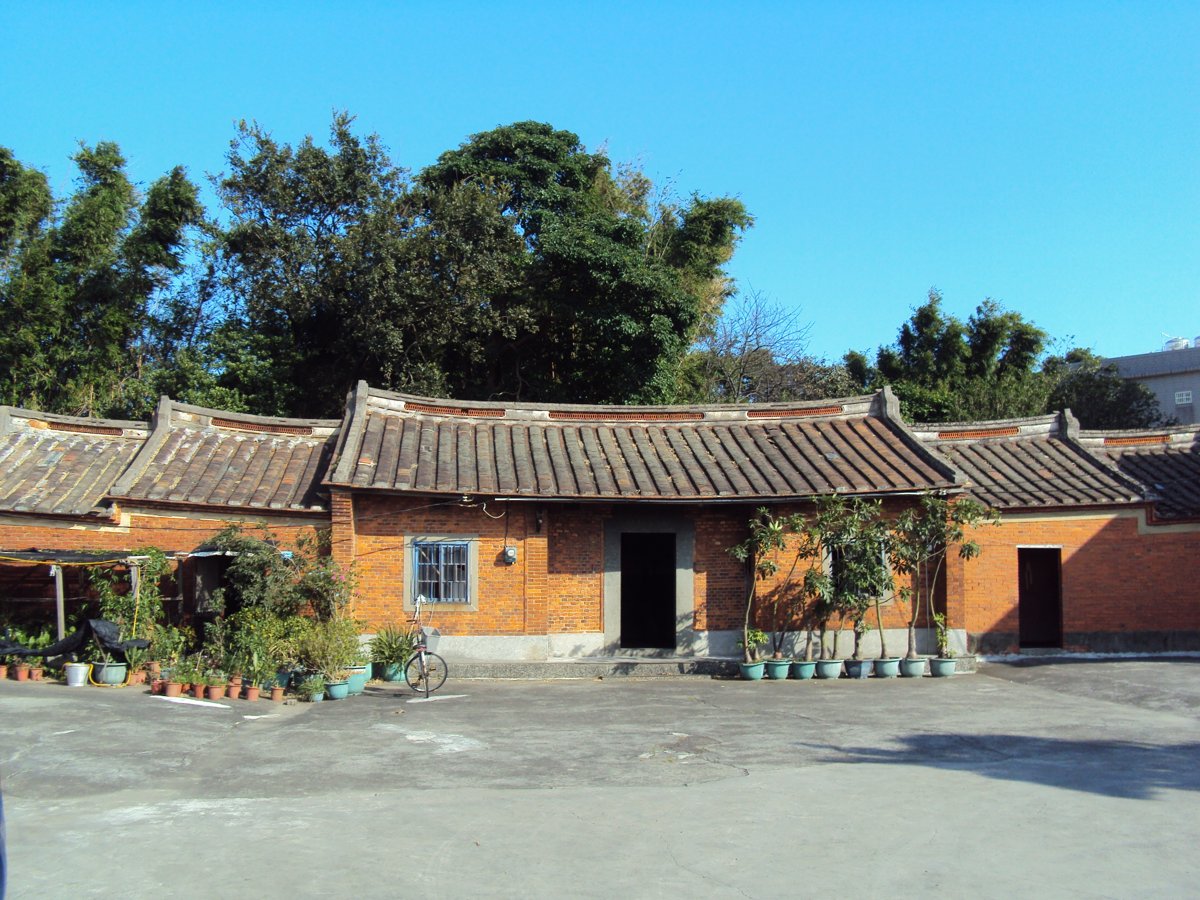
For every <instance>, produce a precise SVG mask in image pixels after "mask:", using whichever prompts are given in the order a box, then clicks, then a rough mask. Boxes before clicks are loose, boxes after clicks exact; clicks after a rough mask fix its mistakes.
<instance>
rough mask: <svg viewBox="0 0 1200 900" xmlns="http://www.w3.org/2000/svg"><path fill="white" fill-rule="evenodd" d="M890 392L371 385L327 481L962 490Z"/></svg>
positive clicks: (494, 491) (509, 488)
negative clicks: (525, 395) (492, 393)
mask: <svg viewBox="0 0 1200 900" xmlns="http://www.w3.org/2000/svg"><path fill="white" fill-rule="evenodd" d="M884 406H885V403H884V402H883V400H882V399H881V397H880V396H867V397H851V398H846V399H842V400H822V401H820V402H819V403H790V404H758V405H754V406H686V407H683V406H675V407H670V406H662V407H629V406H567V405H550V406H546V405H534V404H518V403H511V404H503V403H484V402H479V403H476V402H466V401H457V400H434V399H428V398H422V397H409V396H406V395H403V394H393V393H389V392H384V391H379V390H373V389H371V388H369V387H368V386H367V385H366V384H365V383H360V384H359V387H358V389H357V390H356V391H355V392H354V396H353V397H352V400H351V404H350V406H349V407H348V409H347V419H346V423H345V424H344V426H343V442H344V446H342V447H340V449H339V454H338V459H337V461H336V463H335V466H334V468H333V469H332V470H331V474H330V476H329V479H328V483H330V484H332V485H338V486H343V487H349V488H359V489H364V490H380V491H404V492H410V491H411V492H418V493H429V494H450V495H475V494H484V495H488V496H513V497H547V498H551V497H553V498H576V499H608V500H635V499H636V500H675V501H688V500H691V501H695V500H705V499H715V498H739V499H740V498H746V499H750V500H754V499H771V498H779V497H807V496H812V495H815V494H828V493H841V492H844V493H849V494H875V493H894V492H904V491H914V490H922V489H925V488H940V489H946V488H952V487H953V486H954V485H955V478H954V473H953V472H952V471H951V470H950V469H949V467H948V466H946V465H945V463H944V462H943V461H942V460H940V459H938V458H937V457H936V456H934V455H932V454H929V453H927V452H925V451H924V450H923V448H922V447H921V446H920V445H919V444H918V443H917V441H916V440H915V439H913V438H912V437H911V436H909V435H908V434H907V432H905V430H904V428H903V426H902V425H900V424H899V423H898V422H897V421H895V420H894V419H893V418H892V417H891V416H889V415H888V413H887V411H886V410H885V409H884Z"/></svg>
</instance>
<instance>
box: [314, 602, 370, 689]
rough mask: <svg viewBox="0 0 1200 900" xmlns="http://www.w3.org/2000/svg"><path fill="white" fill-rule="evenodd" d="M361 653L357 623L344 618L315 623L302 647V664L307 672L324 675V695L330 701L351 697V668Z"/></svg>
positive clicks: (338, 617) (339, 617)
mask: <svg viewBox="0 0 1200 900" xmlns="http://www.w3.org/2000/svg"><path fill="white" fill-rule="evenodd" d="M358 652H359V641H358V624H357V623H356V622H355V621H354V620H353V619H349V618H345V617H342V616H336V617H334V618H332V619H329V620H327V621H324V622H315V623H314V624H313V627H312V630H311V631H310V632H309V633H308V634H307V635H305V636H304V639H303V642H302V644H301V646H300V656H301V661H302V662H303V663H304V664H305V666H306V667H307V668H308V670H309V671H310V672H313V673H321V674H323V675H324V676H325V693H326V694H327V695H328V696H329V699H330V700H341V699H344V698H345V697H346V696H348V695H349V692H350V683H349V672H348V669H349V667H350V665H351V664H352V663H353V661H354V659H355V658H356V657H357V655H358Z"/></svg>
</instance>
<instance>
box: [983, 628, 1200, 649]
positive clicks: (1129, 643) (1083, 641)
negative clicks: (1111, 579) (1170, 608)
mask: <svg viewBox="0 0 1200 900" xmlns="http://www.w3.org/2000/svg"><path fill="white" fill-rule="evenodd" d="M968 643H969V645H970V647H971V652H973V653H981V654H985V655H987V654H993V655H998V654H1002V653H1022V652H1024V653H1028V654H1031V655H1032V654H1036V653H1053V652H1055V651H1064V652H1071V653H1185V652H1196V651H1200V631H1074V632H1067V633H1066V634H1064V635H1063V642H1062V647H1058V648H1049V649H1046V648H1025V649H1024V650H1023V649H1022V648H1021V646H1020V636H1019V635H1018V634H1016V633H1013V632H1000V631H993V632H987V633H984V634H972V635H970V636H969V638H968Z"/></svg>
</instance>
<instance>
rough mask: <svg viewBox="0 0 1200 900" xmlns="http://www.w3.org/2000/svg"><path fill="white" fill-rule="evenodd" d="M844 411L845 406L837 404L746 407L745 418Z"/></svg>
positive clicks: (795, 415)
mask: <svg viewBox="0 0 1200 900" xmlns="http://www.w3.org/2000/svg"><path fill="white" fill-rule="evenodd" d="M845 411H846V407H844V406H842V405H841V404H838V405H837V406H812V407H807V408H805V407H797V408H795V409H748V410H746V418H747V419H796V418H806V417H809V416H840V415H841V414H842V413H844V412H845Z"/></svg>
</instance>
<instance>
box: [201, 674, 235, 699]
mask: <svg viewBox="0 0 1200 900" xmlns="http://www.w3.org/2000/svg"><path fill="white" fill-rule="evenodd" d="M228 683H229V679H228V677H227V676H226V675H225V673H224V672H222V671H221V670H220V669H210V670H209V671H208V672H207V673H206V674H205V677H204V684H205V694H206V695H207V697H208V699H209V700H220V699H221V698H223V697H224V696H225V691H226V689H227V688H228Z"/></svg>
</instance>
